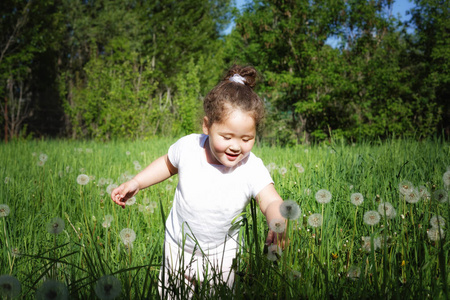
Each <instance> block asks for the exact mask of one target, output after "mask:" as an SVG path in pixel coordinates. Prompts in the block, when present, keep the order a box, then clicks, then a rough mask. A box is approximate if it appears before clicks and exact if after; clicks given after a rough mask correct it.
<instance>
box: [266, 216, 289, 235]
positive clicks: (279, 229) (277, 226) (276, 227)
mask: <svg viewBox="0 0 450 300" xmlns="http://www.w3.org/2000/svg"><path fill="white" fill-rule="evenodd" d="M269 228H270V230H272V231H273V232H276V233H283V232H284V230H285V229H286V222H285V221H284V220H283V219H273V220H272V221H270V223H269Z"/></svg>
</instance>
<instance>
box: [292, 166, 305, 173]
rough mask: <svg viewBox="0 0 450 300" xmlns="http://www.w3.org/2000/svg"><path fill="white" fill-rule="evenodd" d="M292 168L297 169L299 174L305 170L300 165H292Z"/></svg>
mask: <svg viewBox="0 0 450 300" xmlns="http://www.w3.org/2000/svg"><path fill="white" fill-rule="evenodd" d="M294 166H295V167H296V168H297V171H298V172H299V173H303V172H305V168H304V167H303V166H302V165H301V164H294Z"/></svg>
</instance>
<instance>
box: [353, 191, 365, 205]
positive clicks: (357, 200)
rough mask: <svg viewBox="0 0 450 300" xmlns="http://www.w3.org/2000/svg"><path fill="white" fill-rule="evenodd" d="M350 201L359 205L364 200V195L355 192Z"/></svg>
mask: <svg viewBox="0 0 450 300" xmlns="http://www.w3.org/2000/svg"><path fill="white" fill-rule="evenodd" d="M350 201H351V202H352V203H353V204H354V205H355V206H359V205H361V204H362V203H363V202H364V197H363V195H362V194H361V193H353V194H352V195H351V196H350Z"/></svg>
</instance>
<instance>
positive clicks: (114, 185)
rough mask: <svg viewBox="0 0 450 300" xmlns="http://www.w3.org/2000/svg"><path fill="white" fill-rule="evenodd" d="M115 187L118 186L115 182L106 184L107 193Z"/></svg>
mask: <svg viewBox="0 0 450 300" xmlns="http://www.w3.org/2000/svg"><path fill="white" fill-rule="evenodd" d="M116 187H118V185H117V184H115V183H111V184H110V185H108V186H107V187H106V192H107V193H108V194H110V195H111V193H112V191H113V190H114V189H115V188H116Z"/></svg>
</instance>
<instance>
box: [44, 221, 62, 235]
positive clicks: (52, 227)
mask: <svg viewBox="0 0 450 300" xmlns="http://www.w3.org/2000/svg"><path fill="white" fill-rule="evenodd" d="M64 226H65V223H64V220H63V219H61V218H59V217H55V218H53V219H52V220H51V221H50V223H48V224H47V232H48V233H51V234H59V233H61V232H62V231H63V230H64Z"/></svg>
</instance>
